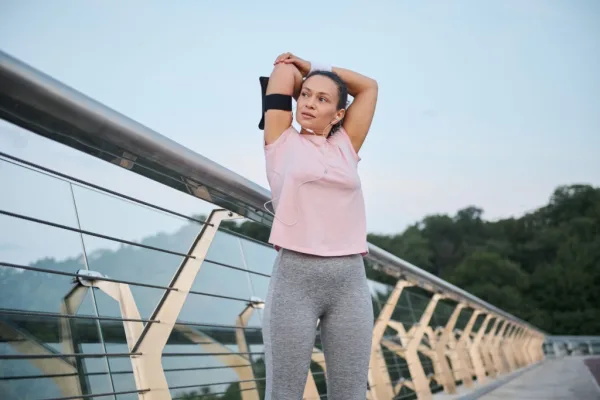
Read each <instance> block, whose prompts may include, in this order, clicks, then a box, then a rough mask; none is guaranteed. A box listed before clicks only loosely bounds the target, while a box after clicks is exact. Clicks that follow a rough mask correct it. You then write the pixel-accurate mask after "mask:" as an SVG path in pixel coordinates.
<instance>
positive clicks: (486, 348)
mask: <svg viewBox="0 0 600 400" xmlns="http://www.w3.org/2000/svg"><path fill="white" fill-rule="evenodd" d="M500 321H501V320H500V317H498V316H497V315H496V316H495V319H494V325H492V329H490V331H489V332H488V333H487V334H484V336H483V338H482V341H481V346H480V348H481V355H482V359H483V364H484V365H485V370H486V371H487V373H488V375H489V376H491V377H492V378H495V377H496V375H497V374H496V368H495V367H494V360H493V359H492V351H491V348H490V347H491V342H492V340H493V338H494V337H495V336H496V331H497V330H498V325H499V324H500Z"/></svg>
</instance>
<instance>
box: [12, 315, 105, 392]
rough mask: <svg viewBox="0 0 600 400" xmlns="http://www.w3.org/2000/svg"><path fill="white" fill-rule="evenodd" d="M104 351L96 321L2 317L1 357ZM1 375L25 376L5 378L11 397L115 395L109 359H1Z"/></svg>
mask: <svg viewBox="0 0 600 400" xmlns="http://www.w3.org/2000/svg"><path fill="white" fill-rule="evenodd" d="M103 352H104V350H103V348H102V345H101V344H100V340H99V335H98V329H97V324H96V321H95V320H93V319H67V318H57V317H42V316H39V315H35V316H27V315H7V314H3V315H0V355H11V356H15V355H20V356H29V355H49V354H60V353H65V354H71V353H96V354H97V353H103ZM0 371H1V375H2V376H3V377H4V378H11V377H12V378H18V377H21V379H6V380H3V384H2V389H3V391H4V392H3V395H4V396H3V398H7V399H40V398H52V397H66V396H76V395H78V394H90V393H105V392H110V391H112V387H111V385H110V379H109V375H108V369H107V364H106V360H105V359H104V358H83V357H77V358H74V359H73V358H70V359H65V358H44V359H27V360H25V359H17V360H2V362H1V363H0ZM40 376H47V377H45V378H40ZM23 377H25V378H23ZM26 377H31V378H32V379H27V378H26Z"/></svg>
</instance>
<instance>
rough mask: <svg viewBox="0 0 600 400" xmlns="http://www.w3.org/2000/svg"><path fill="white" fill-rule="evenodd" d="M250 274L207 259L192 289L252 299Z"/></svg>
mask: <svg viewBox="0 0 600 400" xmlns="http://www.w3.org/2000/svg"><path fill="white" fill-rule="evenodd" d="M234 251H235V250H234ZM248 275H249V274H248V273H247V272H245V271H240V270H237V269H233V268H227V267H223V266H221V265H218V264H213V263H211V262H209V261H205V262H203V263H202V267H201V268H200V272H198V275H197V276H196V279H195V280H194V284H193V285H192V291H195V292H201V293H209V294H215V295H220V296H230V297H235V298H240V299H245V300H250V297H251V296H252V291H251V288H250V282H249V279H250V277H249V276H248Z"/></svg>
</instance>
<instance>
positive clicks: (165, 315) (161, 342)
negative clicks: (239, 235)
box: [80, 210, 258, 400]
mask: <svg viewBox="0 0 600 400" xmlns="http://www.w3.org/2000/svg"><path fill="white" fill-rule="evenodd" d="M236 218H240V216H239V215H237V214H234V213H232V212H230V211H227V210H213V211H212V212H211V214H210V216H209V218H208V220H207V221H206V223H205V225H204V226H203V227H202V230H201V231H200V233H199V234H198V236H197V237H196V240H195V241H194V244H193V245H192V246H191V248H190V251H189V253H188V254H189V256H190V257H189V258H186V259H185V260H183V262H182V263H181V265H180V266H179V268H178V270H177V271H176V272H175V275H174V277H173V278H172V280H171V282H170V284H169V288H171V290H167V291H166V292H165V294H164V295H163V297H162V299H161V301H160V302H159V303H158V306H157V307H156V310H155V311H154V313H153V315H152V317H151V318H150V319H151V320H153V322H148V323H147V324H146V325H145V326H144V325H142V323H141V322H139V320H140V319H141V317H140V314H139V311H138V309H137V306H136V304H135V301H134V298H133V295H132V293H131V290H130V288H129V285H127V284H122V283H115V282H110V281H104V280H94V279H93V276H90V278H89V279H85V280H80V281H81V282H82V284H84V285H86V286H93V287H97V288H99V289H101V290H102V291H103V292H105V293H106V294H108V295H109V296H111V297H113V298H114V299H115V300H116V301H117V302H118V303H119V307H120V309H121V315H122V316H123V318H124V319H127V320H126V321H123V326H124V328H125V336H126V339H127V344H128V347H129V349H130V352H131V353H132V355H131V363H132V367H133V368H132V369H133V375H134V379H135V383H136V387H137V389H138V390H143V391H142V392H140V393H139V395H138V396H139V399H140V400H170V399H171V393H170V391H169V385H168V383H167V379H166V377H165V373H164V370H163V367H162V352H163V349H164V347H165V345H166V343H167V340H168V339H169V336H170V334H171V332H172V331H173V328H174V326H175V323H176V321H177V317H178V316H179V313H180V311H181V309H182V307H183V305H184V303H185V300H186V298H187V295H188V293H189V291H190V289H191V287H192V285H193V283H194V279H195V278H196V276H197V274H198V272H199V271H200V267H201V266H202V263H203V261H204V258H205V257H206V254H207V252H208V249H209V247H210V245H211V243H212V240H213V238H214V237H215V234H216V233H217V231H218V229H219V225H220V223H221V221H224V220H229V219H236ZM238 322H243V321H238ZM187 333H188V335H189V336H191V337H196V336H198V335H196V334H195V333H194V332H189V331H188V332H187ZM205 345H215V343H214V341H213V342H206V343H205ZM133 353H135V354H133ZM232 355H234V354H232ZM238 356H239V355H238ZM224 357H225V358H228V356H227V355H224ZM248 359H249V358H248ZM242 372H243V373H245V372H247V371H245V370H244V371H242ZM254 389H255V392H257V390H256V386H254ZM257 397H258V393H256V396H255V397H254V399H255V398H257ZM249 399H250V398H249Z"/></svg>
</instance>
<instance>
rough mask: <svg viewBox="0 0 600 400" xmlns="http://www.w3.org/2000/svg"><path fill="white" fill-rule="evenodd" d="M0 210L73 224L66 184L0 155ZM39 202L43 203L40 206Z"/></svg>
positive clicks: (71, 204) (70, 197)
mask: <svg viewBox="0 0 600 400" xmlns="http://www.w3.org/2000/svg"><path fill="white" fill-rule="evenodd" d="M0 182H2V196H0V210H4V211H9V212H13V213H16V214H21V215H25V216H28V217H33V218H37V219H41V220H43V221H49V222H54V223H58V224H61V225H67V226H71V227H75V228H76V227H77V219H76V218H75V211H74V208H73V198H72V196H71V190H70V188H69V183H68V182H65V181H63V180H60V179H57V178H54V177H52V176H49V175H45V174H42V173H40V172H38V171H35V170H32V169H29V168H25V167H23V166H21V165H15V164H12V163H11V162H9V161H7V160H4V159H2V158H0ZM42 203H43V206H40V205H41V204H42Z"/></svg>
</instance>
